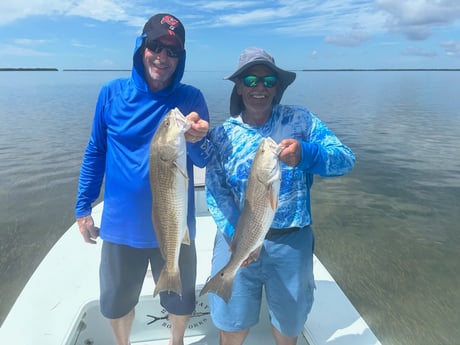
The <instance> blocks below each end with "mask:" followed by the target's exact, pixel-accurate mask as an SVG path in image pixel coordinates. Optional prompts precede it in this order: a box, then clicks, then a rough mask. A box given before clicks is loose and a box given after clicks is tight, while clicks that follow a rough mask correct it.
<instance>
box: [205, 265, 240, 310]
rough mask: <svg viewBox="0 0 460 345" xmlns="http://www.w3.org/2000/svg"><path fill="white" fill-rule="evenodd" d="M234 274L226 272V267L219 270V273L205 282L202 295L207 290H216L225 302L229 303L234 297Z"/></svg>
mask: <svg viewBox="0 0 460 345" xmlns="http://www.w3.org/2000/svg"><path fill="white" fill-rule="evenodd" d="M233 278H234V275H231V274H230V273H226V272H225V268H224V269H222V270H220V271H219V272H217V274H216V275H215V276H214V277H212V278H211V279H210V280H208V281H207V282H206V284H204V286H203V288H202V289H201V291H200V296H202V295H204V294H205V293H207V292H214V293H215V294H216V295H218V296H220V297H221V298H222V299H223V300H224V301H225V303H228V301H229V300H230V298H231V297H232V290H233Z"/></svg>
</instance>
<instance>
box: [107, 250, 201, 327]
mask: <svg viewBox="0 0 460 345" xmlns="http://www.w3.org/2000/svg"><path fill="white" fill-rule="evenodd" d="M149 262H150V266H151V268H152V274H153V279H154V281H155V283H156V282H157V281H158V278H159V276H160V272H161V270H162V268H163V265H164V260H163V258H162V257H161V253H160V249H159V248H133V247H130V246H126V245H120V244H114V243H111V242H107V241H104V242H103V244H102V253H101V265H100V268H99V277H100V289H101V290H100V304H101V312H102V315H104V316H105V317H107V318H109V319H118V318H120V317H122V316H125V315H126V314H128V312H129V311H130V310H132V309H133V308H134V307H135V306H136V304H137V303H138V302H139V295H140V293H141V290H142V284H143V282H144V278H145V274H146V272H147V268H148V264H149ZM179 268H180V277H181V282H182V296H179V295H177V294H176V293H174V292H168V291H163V292H160V294H159V295H160V303H161V305H162V306H163V307H164V308H165V309H166V310H167V311H168V312H169V313H172V314H176V315H189V314H192V312H193V311H194V309H195V283H196V249H195V242H194V241H191V243H190V245H184V244H183V245H182V247H181V251H180V256H179ZM152 294H153V291H152Z"/></svg>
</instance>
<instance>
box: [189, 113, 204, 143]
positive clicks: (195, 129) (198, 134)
mask: <svg viewBox="0 0 460 345" xmlns="http://www.w3.org/2000/svg"><path fill="white" fill-rule="evenodd" d="M186 119H187V120H188V121H189V122H190V124H191V127H190V129H189V130H188V131H187V132H185V140H187V141H190V142H192V143H196V142H198V141H200V140H201V139H203V138H204V137H205V136H206V134H208V130H209V123H208V121H205V120H203V119H202V118H200V115H198V113H196V112H194V111H192V112H191V113H190V114H188V115H187V116H186Z"/></svg>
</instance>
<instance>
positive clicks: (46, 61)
mask: <svg viewBox="0 0 460 345" xmlns="http://www.w3.org/2000/svg"><path fill="white" fill-rule="evenodd" d="M158 12H169V13H172V14H174V15H176V16H177V17H178V18H179V19H181V21H182V22H183V23H184V25H185V28H186V49H187V69H188V70H210V71H222V70H224V71H227V70H233V69H234V68H235V67H236V64H237V60H238V56H239V53H240V52H241V50H243V49H244V48H245V47H248V46H258V47H261V48H264V49H265V50H267V51H269V52H270V53H271V54H272V55H273V56H274V57H275V59H276V61H277V63H278V64H279V65H280V66H282V67H284V68H286V69H293V70H297V69H316V68H460V1H459V0H375V1H364V0H361V1H351V0H329V1H327V0H326V1H320V0H312V1H309V0H280V1H271V0H263V1H258V0H248V1H242V0H240V1H233V0H222V1H220V0H214V1H212V0H211V1H209V0H179V1H175V0H169V1H144V0H129V1H128V0H3V1H2V2H1V4H0V67H56V68H59V69H65V68H109V69H130V68H131V64H132V52H133V47H134V42H135V37H136V36H137V35H138V34H139V33H140V32H141V30H142V27H143V25H144V23H145V22H146V20H148V18H149V17H150V16H151V15H153V14H155V13H158Z"/></svg>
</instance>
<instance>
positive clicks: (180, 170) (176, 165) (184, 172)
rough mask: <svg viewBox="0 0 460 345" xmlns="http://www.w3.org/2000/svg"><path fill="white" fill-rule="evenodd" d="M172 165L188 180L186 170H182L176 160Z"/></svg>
mask: <svg viewBox="0 0 460 345" xmlns="http://www.w3.org/2000/svg"><path fill="white" fill-rule="evenodd" d="M174 166H175V167H176V168H177V170H179V172H180V173H181V175H182V176H184V177H185V178H186V179H187V180H188V174H187V171H184V169H182V167H181V166H180V165H179V164H177V162H174Z"/></svg>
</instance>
